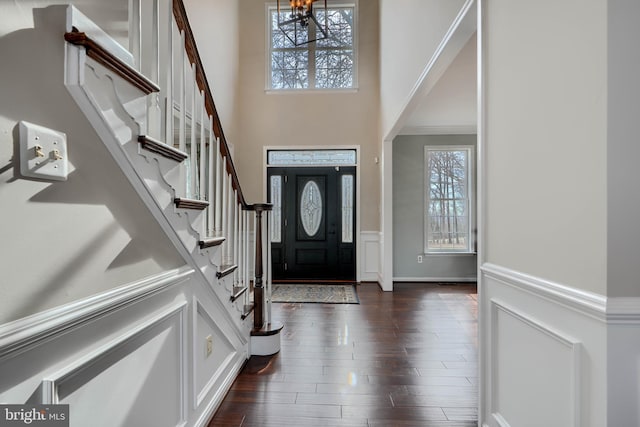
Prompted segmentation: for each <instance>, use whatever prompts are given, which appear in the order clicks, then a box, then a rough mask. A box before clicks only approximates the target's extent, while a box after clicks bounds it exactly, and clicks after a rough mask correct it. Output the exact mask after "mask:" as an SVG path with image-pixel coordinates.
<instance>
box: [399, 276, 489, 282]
mask: <svg viewBox="0 0 640 427" xmlns="http://www.w3.org/2000/svg"><path fill="white" fill-rule="evenodd" d="M477 280H478V279H477V278H476V277H394V278H393V281H394V282H418V283H423V282H439V283H457V282H465V283H468V282H476V281H477Z"/></svg>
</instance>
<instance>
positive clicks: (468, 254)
mask: <svg viewBox="0 0 640 427" xmlns="http://www.w3.org/2000/svg"><path fill="white" fill-rule="evenodd" d="M418 255H422V256H440V255H447V256H450V255H461V256H476V255H478V253H477V252H425V253H423V254H418Z"/></svg>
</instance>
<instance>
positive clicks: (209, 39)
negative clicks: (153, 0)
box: [184, 0, 241, 143]
mask: <svg viewBox="0 0 640 427" xmlns="http://www.w3.org/2000/svg"><path fill="white" fill-rule="evenodd" d="M239 4H240V1H239V0H217V1H215V2H211V1H199V0H185V1H184V5H185V9H186V10H187V15H188V17H189V23H190V24H191V29H192V30H193V34H194V37H195V39H196V44H197V45H198V50H199V52H200V58H201V59H202V65H203V66H204V71H205V73H206V75H207V80H208V82H209V86H210V88H211V93H212V94H213V100H214V101H215V103H216V109H217V110H218V114H219V115H220V121H221V122H222V127H223V129H224V132H225V137H226V138H227V140H228V142H230V143H234V142H235V137H236V135H235V125H234V120H235V119H236V118H237V116H236V113H237V107H238V101H237V96H236V95H237V88H238V84H239V74H238V62H239V53H238V52H239V36H240V31H241V29H240V28H239V19H240V9H239V7H240V6H239Z"/></svg>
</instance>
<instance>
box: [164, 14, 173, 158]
mask: <svg viewBox="0 0 640 427" xmlns="http://www.w3.org/2000/svg"><path fill="white" fill-rule="evenodd" d="M165 13H166V14H167V15H168V22H166V24H167V26H168V29H169V31H168V33H167V39H168V40H167V46H165V49H166V51H165V53H166V54H167V55H168V56H167V58H168V59H169V66H168V67H166V68H163V69H166V73H167V76H166V78H165V85H166V89H165V104H164V122H165V123H164V124H165V130H164V138H163V139H164V141H165V142H166V143H167V144H169V145H171V146H172V147H173V146H174V145H175V143H174V138H173V97H174V93H173V76H174V74H175V58H174V57H173V55H174V52H173V39H174V37H175V33H176V31H175V24H174V20H173V4H172V2H167V7H166V8H165ZM165 18H167V17H166V16H165Z"/></svg>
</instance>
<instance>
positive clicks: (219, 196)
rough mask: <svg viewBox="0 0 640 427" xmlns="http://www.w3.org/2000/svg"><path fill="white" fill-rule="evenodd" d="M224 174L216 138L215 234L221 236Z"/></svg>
mask: <svg viewBox="0 0 640 427" xmlns="http://www.w3.org/2000/svg"><path fill="white" fill-rule="evenodd" d="M223 174H224V165H223V163H222V154H221V152H220V138H216V218H215V221H216V227H215V228H216V232H218V233H220V236H222V189H223V188H224V187H223V186H222V176H223Z"/></svg>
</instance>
